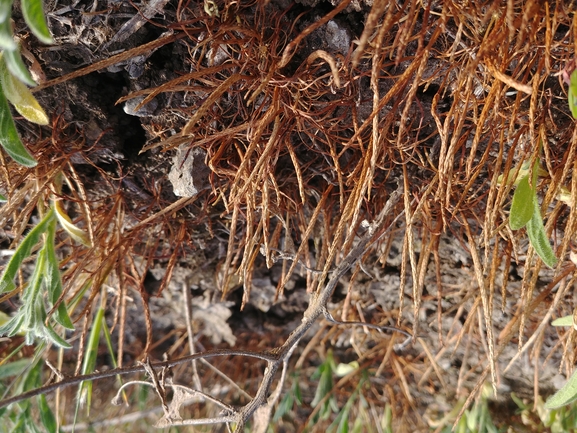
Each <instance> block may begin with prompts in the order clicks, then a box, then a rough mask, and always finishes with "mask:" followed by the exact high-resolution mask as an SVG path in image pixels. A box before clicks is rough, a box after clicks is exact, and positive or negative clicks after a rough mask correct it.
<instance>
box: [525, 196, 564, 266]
mask: <svg viewBox="0 0 577 433" xmlns="http://www.w3.org/2000/svg"><path fill="white" fill-rule="evenodd" d="M527 234H528V235H529V241H530V242H531V245H532V246H533V248H534V249H535V252H536V253H537V254H538V255H539V257H541V260H543V263H545V264H546V265H547V266H549V267H550V268H554V267H555V265H556V264H557V257H555V253H554V252H553V248H551V244H550V243H549V239H548V238H547V233H546V232H545V226H544V224H543V218H542V217H541V209H540V208H539V203H538V202H537V200H535V202H534V212H533V216H532V217H531V219H530V220H529V222H528V223H527Z"/></svg>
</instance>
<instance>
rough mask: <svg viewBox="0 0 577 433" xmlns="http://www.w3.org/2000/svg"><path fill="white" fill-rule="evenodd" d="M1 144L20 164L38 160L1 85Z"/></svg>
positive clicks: (32, 165) (27, 164)
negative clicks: (22, 137)
mask: <svg viewBox="0 0 577 433" xmlns="http://www.w3.org/2000/svg"><path fill="white" fill-rule="evenodd" d="M0 145H2V147H3V148H4V150H5V151H6V153H7V154H8V155H10V157H11V158H12V159H13V160H14V161H16V162H17V163H18V164H20V165H23V166H25V167H34V166H35V165H36V164H38V162H37V161H36V160H35V159H34V157H33V156H32V155H31V154H30V152H28V150H27V149H26V148H25V147H24V145H23V144H22V142H21V141H20V137H19V136H18V131H16V125H15V124H14V119H12V113H11V112H10V107H9V106H8V101H7V100H6V97H5V96H4V92H2V88H1V87H0ZM0 293H2V287H1V286H0Z"/></svg>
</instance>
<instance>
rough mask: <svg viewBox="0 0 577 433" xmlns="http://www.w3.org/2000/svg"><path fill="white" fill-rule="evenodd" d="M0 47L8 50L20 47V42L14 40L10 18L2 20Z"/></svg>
mask: <svg viewBox="0 0 577 433" xmlns="http://www.w3.org/2000/svg"><path fill="white" fill-rule="evenodd" d="M0 49H2V50H7V51H13V50H16V49H18V44H16V42H15V41H14V35H13V34H12V23H11V22H10V19H6V20H0Z"/></svg>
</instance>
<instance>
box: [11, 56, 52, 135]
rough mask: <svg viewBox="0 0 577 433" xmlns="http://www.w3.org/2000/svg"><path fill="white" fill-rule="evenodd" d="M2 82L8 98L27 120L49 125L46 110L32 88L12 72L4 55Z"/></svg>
mask: <svg viewBox="0 0 577 433" xmlns="http://www.w3.org/2000/svg"><path fill="white" fill-rule="evenodd" d="M0 84H1V85H2V89H3V90H4V95H5V96H6V99H8V101H10V102H11V103H12V105H14V108H16V111H18V112H19V113H20V114H21V115H22V116H24V118H25V119H26V120H28V121H29V122H33V123H37V124H39V125H48V116H47V115H46V112H45V111H44V109H43V108H42V107H41V106H40V104H39V103H38V101H37V100H36V98H35V97H34V95H32V92H31V91H30V89H28V87H26V85H25V84H23V83H22V82H21V81H20V80H18V79H16V78H15V77H14V75H12V74H11V73H10V71H9V70H8V67H7V65H6V61H5V60H4V56H0Z"/></svg>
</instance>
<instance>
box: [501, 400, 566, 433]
mask: <svg viewBox="0 0 577 433" xmlns="http://www.w3.org/2000/svg"><path fill="white" fill-rule="evenodd" d="M511 398H512V399H513V401H514V402H515V404H516V405H517V406H518V407H519V411H518V412H519V414H520V415H521V420H522V422H523V424H524V425H526V426H528V427H529V428H531V431H550V432H551V433H564V432H571V431H575V430H576V429H577V405H576V404H575V403H572V404H568V405H564V406H563V407H559V408H550V407H548V405H547V403H545V402H543V399H542V398H541V396H539V397H537V401H536V402H535V404H533V403H532V402H531V403H527V402H525V401H523V400H521V399H520V398H519V397H517V396H516V395H515V393H511Z"/></svg>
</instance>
